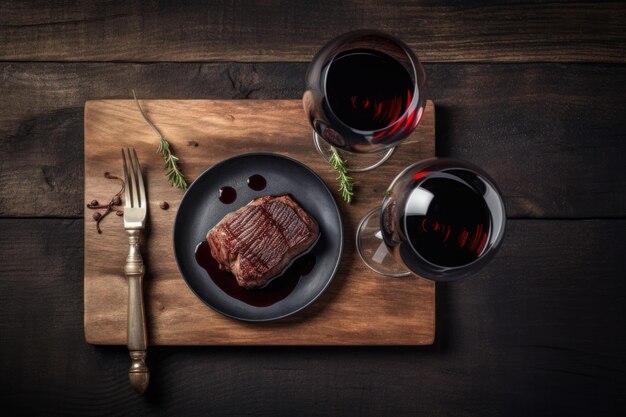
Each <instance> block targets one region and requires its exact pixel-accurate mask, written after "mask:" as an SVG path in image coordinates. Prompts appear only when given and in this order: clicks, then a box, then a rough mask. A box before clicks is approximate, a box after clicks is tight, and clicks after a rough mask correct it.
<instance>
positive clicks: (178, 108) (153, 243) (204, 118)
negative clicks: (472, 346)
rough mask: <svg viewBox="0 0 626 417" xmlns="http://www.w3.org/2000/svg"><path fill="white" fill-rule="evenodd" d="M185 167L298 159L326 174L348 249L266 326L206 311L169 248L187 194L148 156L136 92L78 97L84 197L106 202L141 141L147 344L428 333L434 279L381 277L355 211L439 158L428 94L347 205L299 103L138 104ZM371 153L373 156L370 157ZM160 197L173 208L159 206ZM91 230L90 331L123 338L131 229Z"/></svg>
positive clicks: (338, 340) (93, 335)
mask: <svg viewBox="0 0 626 417" xmlns="http://www.w3.org/2000/svg"><path fill="white" fill-rule="evenodd" d="M142 103H143V106H144V108H145V110H146V112H147V114H148V115H149V117H150V118H151V120H152V121H153V122H154V123H155V124H156V125H157V126H158V127H159V128H160V129H161V131H162V132H163V134H164V135H165V137H167V138H168V139H169V141H170V143H171V145H172V146H173V147H174V149H175V153H176V155H177V156H178V157H180V158H181V161H182V168H183V170H184V172H185V173H186V174H187V176H188V178H189V179H190V180H193V179H194V178H196V177H197V176H198V175H200V174H201V173H202V172H204V171H205V170H206V169H207V168H209V167H210V166H212V165H213V164H215V163H217V162H220V161H221V160H223V159H226V158H228V157H231V156H234V155H238V154H241V153H246V152H255V151H264V152H275V153H279V154H282V155H286V156H289V157H292V158H294V159H296V160H299V161H301V162H303V163H305V164H306V165H307V166H309V167H310V168H311V169H313V170H314V171H315V172H317V173H318V174H319V175H320V176H321V177H322V179H323V180H324V181H325V182H326V184H327V185H328V186H329V188H330V189H331V190H333V194H334V195H335V199H336V200H337V201H340V203H339V207H340V211H341V216H342V220H343V222H344V252H343V256H342V260H341V263H340V265H339V270H338V272H337V275H336V277H335V279H334V280H333V282H332V283H331V285H330V287H329V288H328V289H327V290H326V291H325V293H324V294H323V295H322V296H321V297H320V298H319V299H318V300H317V301H316V302H315V303H314V304H313V305H312V306H310V307H308V308H307V309H305V310H303V311H302V312H299V313H297V314H294V315H293V316H290V317H288V318H286V319H282V320H279V321H275V322H271V323H262V324H258V323H245V322H240V321H236V320H233V319H230V318H227V317H224V316H222V315H220V314H219V313H217V312H215V311H214V310H212V309H210V308H209V307H207V306H206V305H205V304H204V303H203V302H202V301H201V300H200V299H198V298H197V297H196V296H195V295H194V294H193V293H192V292H191V290H190V289H189V288H188V287H187V285H186V284H185V282H184V281H183V279H182V277H181V276H180V274H179V272H178V268H177V265H176V261H175V259H174V257H173V254H172V226H173V222H174V218H175V214H176V210H177V208H178V205H179V203H180V199H181V197H182V195H183V191H182V190H179V189H174V188H172V187H170V186H169V184H168V183H167V181H166V180H165V178H164V176H163V171H162V166H163V162H162V159H161V157H160V156H159V155H157V154H156V153H155V151H154V150H155V143H156V140H157V138H156V137H155V136H154V132H153V131H152V130H151V129H150V128H149V127H148V126H147V124H146V123H145V121H144V120H143V119H142V118H141V116H140V114H139V112H138V110H137V108H136V107H135V104H134V102H133V101H131V100H96V101H89V102H87V104H86V105H85V199H84V203H85V204H87V203H88V202H89V201H91V200H93V199H97V200H99V201H101V202H102V201H107V199H106V198H107V196H109V198H110V196H111V195H113V194H114V193H115V192H117V189H119V184H117V183H112V182H111V181H110V180H108V179H105V178H104V177H103V173H104V172H107V171H109V172H111V173H117V175H122V174H121V172H120V169H121V165H120V164H121V161H120V156H119V155H120V148H121V147H124V146H133V147H135V148H136V149H137V152H138V154H139V157H140V161H141V164H142V167H143V170H144V178H146V187H147V194H148V196H149V198H150V201H149V203H150V205H149V211H150V216H149V221H148V225H147V227H148V228H149V230H150V235H149V238H147V239H145V240H144V242H145V244H144V246H143V254H144V259H145V261H146V265H147V271H148V273H147V276H146V279H145V300H146V314H147V321H148V333H149V335H150V336H149V341H150V343H151V344H153V345H207V344H208V345H214V344H218V345H219V344H228V345H232V344H235V345H240V344H243V345H245V344H251V345H378V344H383V345H424V344H431V343H432V342H433V340H434V330H435V329H434V327H435V285H434V283H433V282H431V281H428V280H424V279H419V278H415V277H412V278H408V279H384V278H382V277H381V276H379V275H377V274H376V273H374V272H373V271H371V270H369V269H368V268H367V266H365V264H363V262H361V261H360V259H359V258H358V255H357V253H356V251H355V248H354V235H355V228H356V225H357V224H358V222H359V221H360V219H361V218H362V217H363V216H364V215H365V214H366V213H367V212H368V211H369V210H370V209H371V208H373V207H376V206H377V205H379V204H380V203H381V201H382V200H381V195H382V193H383V192H384V190H385V189H386V187H387V186H388V185H389V183H390V182H391V180H392V179H393V178H394V177H395V175H396V174H397V173H398V172H400V171H401V170H402V169H403V168H404V167H406V166H408V165H410V164H411V163H413V162H414V161H419V160H421V159H425V158H428V157H432V156H434V154H435V130H434V129H435V113H434V106H433V104H432V102H430V101H429V102H428V103H427V106H426V109H425V112H424V116H423V117H422V121H421V122H420V125H419V126H418V128H417V129H416V130H415V132H414V133H413V134H412V135H411V136H410V137H409V138H408V139H407V140H406V141H405V142H403V143H402V145H400V147H399V148H398V149H397V151H396V152H394V154H393V156H392V157H391V158H390V159H389V161H387V162H386V163H385V164H384V165H382V166H381V167H379V168H377V169H376V172H375V175H372V173H371V172H367V173H354V174H353V175H352V176H353V178H354V180H355V191H356V196H355V199H354V201H353V204H351V205H347V204H345V203H343V202H342V201H341V197H340V193H338V192H337V191H336V190H337V188H338V187H337V183H336V180H335V177H336V173H335V172H334V171H333V170H332V169H331V168H330V166H329V165H328V163H327V162H326V161H325V160H324V159H323V158H321V157H320V156H319V155H318V154H317V153H316V151H315V149H314V147H313V144H312V142H311V128H310V126H309V124H308V121H307V119H306V116H305V114H304V111H303V110H302V103H301V101H300V100H231V101H225V100H145V101H142ZM374 160H375V159H374ZM160 201H167V202H168V203H169V205H170V209H169V210H161V209H159V202H160ZM102 227H103V229H104V233H103V234H100V235H99V234H98V233H97V232H96V229H95V224H94V222H93V219H91V217H90V216H89V215H86V216H85V274H84V275H85V338H86V340H87V342H89V343H93V344H125V343H126V320H127V318H126V312H127V291H128V289H127V280H126V278H125V277H124V276H123V274H122V271H123V265H124V260H125V258H126V255H127V253H128V248H127V240H128V238H127V236H126V234H125V232H123V230H122V227H123V226H122V219H121V218H119V217H116V216H110V217H109V218H107V219H106V220H105V221H103V222H102Z"/></svg>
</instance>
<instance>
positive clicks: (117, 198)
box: [87, 172, 125, 233]
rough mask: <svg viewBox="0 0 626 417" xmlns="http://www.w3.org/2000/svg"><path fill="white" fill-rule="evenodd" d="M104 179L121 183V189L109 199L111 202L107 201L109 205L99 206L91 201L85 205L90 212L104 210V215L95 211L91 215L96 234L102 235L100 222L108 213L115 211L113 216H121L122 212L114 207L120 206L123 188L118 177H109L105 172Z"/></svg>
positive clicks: (123, 185) (96, 201)
mask: <svg viewBox="0 0 626 417" xmlns="http://www.w3.org/2000/svg"><path fill="white" fill-rule="evenodd" d="M104 177H105V178H107V179H110V180H118V181H119V182H120V183H121V186H122V187H121V188H120V190H119V191H118V192H117V193H115V195H114V196H113V197H111V201H109V204H100V203H98V200H92V201H91V202H89V203H88V204H87V208H88V209H91V210H101V209H106V210H105V211H104V213H100V212H99V211H97V212H95V213H94V215H93V219H94V220H95V221H96V230H97V231H98V233H102V230H101V229H100V222H101V221H102V220H103V219H104V218H105V217H106V216H108V215H109V213H111V212H113V211H115V214H117V215H118V216H120V215H122V214H123V212H122V211H121V210H117V209H116V208H115V206H119V205H121V204H122V198H121V196H122V193H123V192H124V187H125V184H124V180H123V179H121V178H120V177H118V176H115V175H111V173H109V172H105V173H104ZM120 213H121V214H120Z"/></svg>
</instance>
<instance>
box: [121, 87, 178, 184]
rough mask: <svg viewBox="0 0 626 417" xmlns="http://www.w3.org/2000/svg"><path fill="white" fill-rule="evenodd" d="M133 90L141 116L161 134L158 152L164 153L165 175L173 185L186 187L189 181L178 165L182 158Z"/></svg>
mask: <svg viewBox="0 0 626 417" xmlns="http://www.w3.org/2000/svg"><path fill="white" fill-rule="evenodd" d="M132 91H133V97H134V98H135V104H137V108H138V109H139V112H140V113H141V117H143V119H144V120H145V121H146V123H147V124H148V126H150V127H151V128H152V130H154V131H155V132H156V134H157V135H158V136H159V146H158V147H157V153H160V154H161V155H163V160H164V162H165V176H166V177H167V180H168V181H169V183H170V185H171V186H172V187H178V188H182V189H185V188H187V181H185V176H184V175H183V173H182V171H181V170H180V167H179V166H178V161H180V159H179V158H178V157H177V156H175V155H174V154H173V153H172V152H171V149H170V143H169V142H168V141H167V139H165V137H164V136H163V134H162V133H161V131H160V130H159V129H158V128H157V127H156V126H155V125H154V123H152V121H150V119H149V118H148V116H146V113H144V111H143V108H141V105H140V104H139V100H137V95H136V94H135V90H132Z"/></svg>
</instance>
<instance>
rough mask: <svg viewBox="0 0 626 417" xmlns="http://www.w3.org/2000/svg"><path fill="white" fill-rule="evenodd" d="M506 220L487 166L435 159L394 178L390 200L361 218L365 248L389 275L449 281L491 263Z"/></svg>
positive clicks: (368, 258)
mask: <svg viewBox="0 0 626 417" xmlns="http://www.w3.org/2000/svg"><path fill="white" fill-rule="evenodd" d="M505 225H506V213H505V208H504V202H503V200H502V197H501V195H500V192H499V191H498V189H497V187H496V185H495V183H494V182H493V180H491V179H490V178H489V176H488V175H487V174H486V173H485V172H484V171H483V170H481V169H480V168H478V167H477V166H474V165H472V164H470V163H467V162H463V161H458V160H453V159H437V158H433V159H428V160H425V161H422V162H419V163H416V164H413V165H411V166H409V167H408V168H406V169H405V170H403V171H402V172H401V173H400V174H398V176H397V177H396V178H395V179H394V180H393V181H392V183H391V185H390V186H389V188H388V190H387V192H386V193H385V198H384V200H383V204H382V206H381V207H377V208H375V209H373V210H372V211H370V212H369V213H368V214H367V215H366V216H365V218H364V219H363V220H362V221H361V223H360V224H359V226H358V228H357V236H356V239H357V251H358V253H359V256H360V257H361V259H363V261H364V262H365V263H366V264H367V266H369V267H370V268H371V269H372V270H374V271H376V272H378V273H380V274H383V275H387V276H395V277H398V276H405V275H409V274H410V273H414V274H416V275H419V276H421V277H424V278H428V279H431V280H435V281H449V280H454V279H458V278H462V277H466V276H468V275H470V274H472V273H474V272H476V271H477V270H478V269H480V268H481V267H483V266H484V265H485V264H486V263H487V262H488V261H489V259H491V257H492V256H493V255H494V253H495V252H496V250H497V248H498V247H499V246H500V243H501V242H502V237H503V235H504V229H505ZM390 255H393V256H390ZM407 270H408V271H407Z"/></svg>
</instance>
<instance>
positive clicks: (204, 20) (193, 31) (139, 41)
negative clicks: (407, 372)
mask: <svg viewBox="0 0 626 417" xmlns="http://www.w3.org/2000/svg"><path fill="white" fill-rule="evenodd" d="M0 15H1V17H0V29H1V30H0V45H1V46H0V59H1V60H5V61H7V60H13V61H26V60H29V61H134V62H137V61H178V62H180V61H194V62H195V61H309V60H310V58H311V56H312V55H313V54H314V53H315V52H316V51H317V50H318V49H319V48H320V47H321V46H322V45H323V44H324V43H325V42H326V41H327V40H329V39H330V38H332V37H333V36H336V35H338V34H340V33H343V32H346V31H349V30H354V29H363V28H376V29H380V30H384V31H388V32H390V33H392V34H394V35H396V36H398V37H400V38H402V39H403V40H404V41H405V42H407V43H408V44H409V46H411V47H412V48H413V49H414V50H415V51H417V53H418V55H419V56H420V57H421V59H422V60H423V61H425V62H444V61H445V62H468V61H480V62H537V61H539V62H546V61H549V62H555V61H558V62H616V63H624V62H626V54H625V53H624V45H625V42H626V7H625V6H624V3H623V2H610V1H604V2H550V3H543V2H536V1H523V2H505V3H504V4H503V3H502V2H493V1H488V0H479V1H464V2H459V1H454V0H451V1H445V2H433V1H430V0H422V1H413V2H409V1H407V2H380V1H376V0H366V1H362V0H359V1H357V0H351V1H342V2H337V1H330V0H324V1H316V2H309V1H306V0H300V1H290V2H275V1H271V2H257V3H251V2H243V3H239V2H230V1H223V2H205V1H184V2H179V1H176V2H174V1H166V2H144V1H140V0H132V1H105V2H90V3H85V2H72V1H60V2H52V3H51V2H47V1H43V0H39V1H29V2H24V1H19V0H15V1H9V2H4V3H3V6H2V13H1V14H0Z"/></svg>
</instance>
